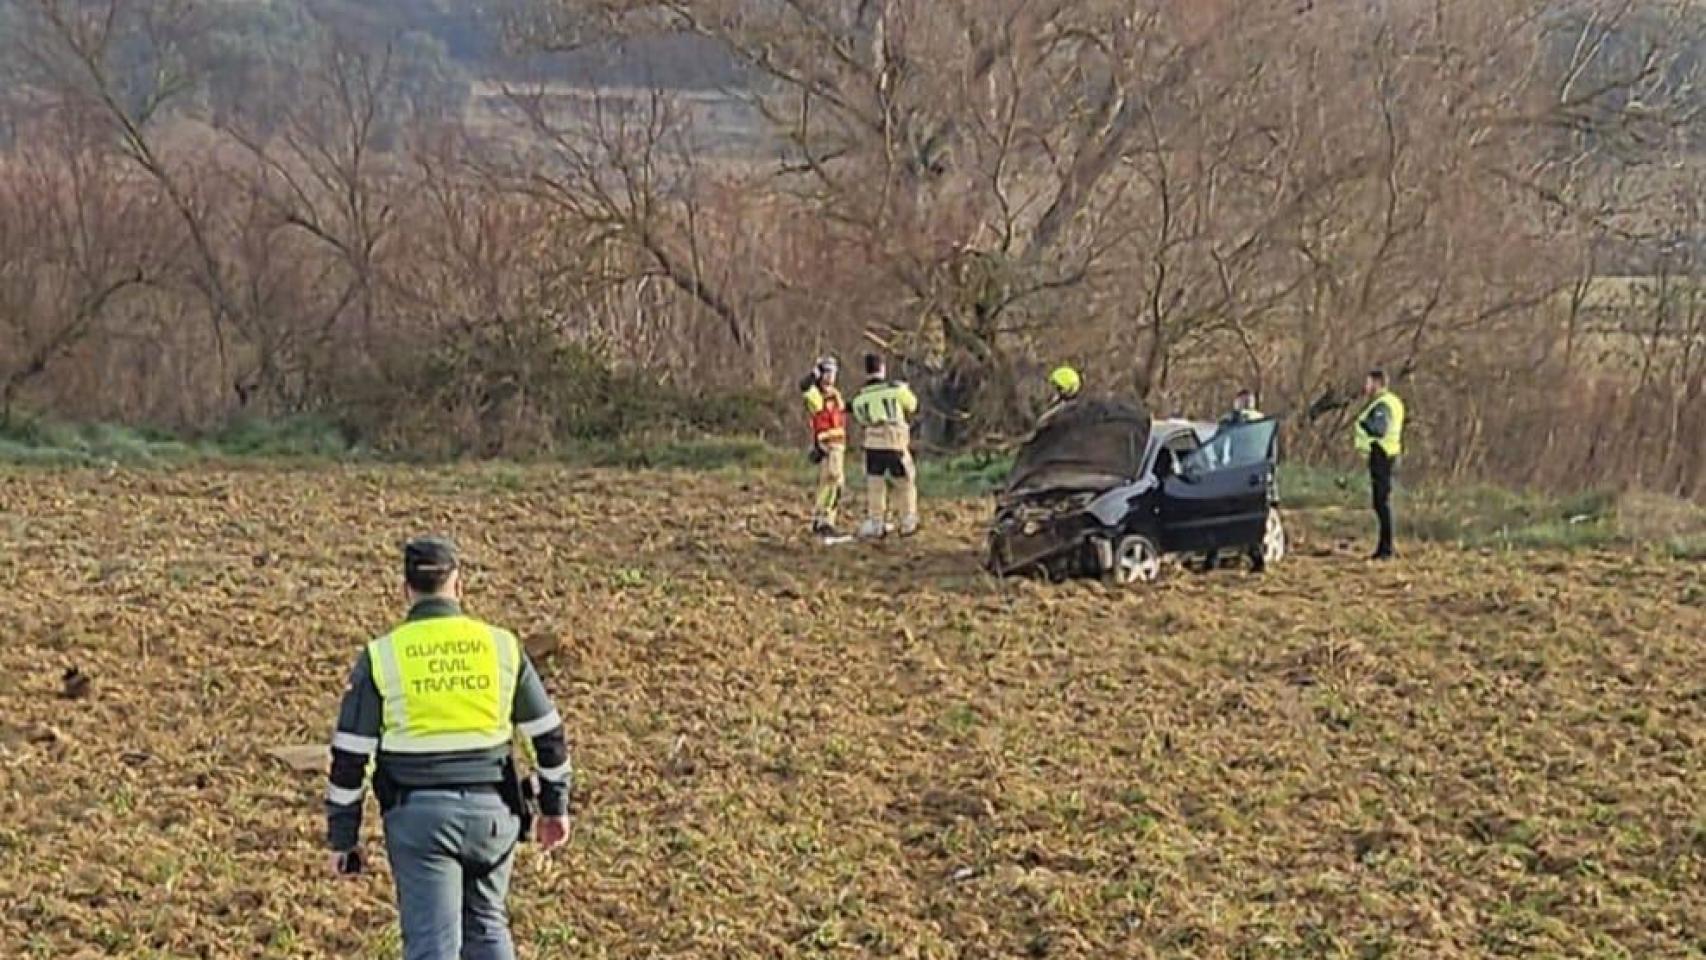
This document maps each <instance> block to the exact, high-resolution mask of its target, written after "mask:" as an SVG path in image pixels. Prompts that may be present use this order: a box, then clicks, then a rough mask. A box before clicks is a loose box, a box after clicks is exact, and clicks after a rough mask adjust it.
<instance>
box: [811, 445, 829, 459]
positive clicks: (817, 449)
mask: <svg viewBox="0 0 1706 960" xmlns="http://www.w3.org/2000/svg"><path fill="white" fill-rule="evenodd" d="M828 456H829V451H827V450H825V449H824V448H823V444H821V443H814V444H812V452H811V453H808V454H806V457H807V459H809V460H811V462H812V463H822V462H823V461H824V458H826V457H828Z"/></svg>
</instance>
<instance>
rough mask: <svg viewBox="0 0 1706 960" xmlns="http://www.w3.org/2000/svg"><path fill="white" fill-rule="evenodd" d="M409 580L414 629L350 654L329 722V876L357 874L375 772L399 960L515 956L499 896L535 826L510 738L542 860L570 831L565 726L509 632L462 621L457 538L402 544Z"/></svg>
mask: <svg viewBox="0 0 1706 960" xmlns="http://www.w3.org/2000/svg"><path fill="white" fill-rule="evenodd" d="M403 581H404V588H405V595H406V596H407V599H408V602H409V612H408V617H407V618H406V619H405V620H404V621H403V622H402V623H401V624H399V625H398V626H396V627H395V628H394V629H392V631H391V632H390V633H387V634H386V635H384V636H382V637H380V638H379V639H377V640H374V641H373V642H371V643H369V644H368V645H367V646H366V648H364V649H363V650H362V651H361V654H360V655H359V656H358V657H356V661H355V668H354V669H353V670H352V671H351V672H350V678H349V687H348V688H347V689H346V690H345V691H344V695H343V703H342V706H341V707H340V708H339V711H338V722H337V729H336V732H335V733H334V734H333V735H332V751H331V752H332V763H331V772H330V781H331V782H330V784H329V785H328V787H327V790H326V820H327V843H328V846H329V847H330V849H331V851H332V853H331V867H332V870H333V872H334V873H337V874H340V875H352V874H357V873H360V872H361V869H362V861H361V854H360V846H359V843H358V841H359V837H360V834H361V819H362V799H363V796H364V794H365V792H366V791H365V785H364V780H366V778H367V771H368V768H369V765H370V764H371V765H372V782H373V790H374V794H375V795H376V796H377V798H378V800H379V809H380V811H381V813H382V815H383V818H384V827H385V850H386V854H387V855H388V857H389V859H390V863H391V874H392V877H393V879H394V881H395V883H396V888H397V909H398V914H399V919H400V920H401V926H402V933H403V957H404V958H405V960H457V958H462V960H514V957H515V947H514V944H513V943H512V941H511V939H510V932H509V914H508V910H507V907H506V906H505V899H506V898H507V896H508V892H509V880H510V872H511V870H512V868H513V867H514V863H515V845H516V843H517V842H518V840H520V839H521V837H522V836H523V831H524V829H525V826H526V823H527V822H528V821H529V820H533V819H534V818H533V817H532V807H531V803H530V800H529V797H528V794H529V792H530V791H529V790H528V789H527V785H526V784H524V783H523V781H522V780H521V779H520V777H519V776H518V775H517V771H516V766H515V761H514V759H513V757H512V756H511V752H510V745H511V740H512V738H513V737H514V736H515V735H516V734H517V733H519V734H521V735H522V736H524V737H527V738H529V739H530V741H531V745H532V750H533V754H534V761H535V763H536V765H537V771H536V773H537V779H538V782H537V793H538V796H537V803H538V807H539V811H540V814H541V815H540V816H539V817H538V818H537V819H536V820H535V821H534V825H535V829H536V833H535V839H536V840H537V841H538V843H539V847H540V849H541V850H543V851H546V852H549V851H551V850H552V849H554V848H556V847H557V846H559V845H560V844H562V843H563V842H564V840H565V839H566V838H567V836H568V831H569V818H568V798H569V790H570V776H569V748H568V743H567V740H566V739H565V737H564V733H563V721H562V719H561V718H560V717H559V716H558V714H557V710H556V708H555V707H554V706H552V704H551V700H550V698H549V697H547V696H546V694H545V688H544V686H543V685H542V684H541V683H540V680H539V674H538V672H537V671H535V670H534V668H533V664H532V663H531V662H529V660H528V657H527V654H526V653H525V652H524V651H523V650H522V648H521V645H520V644H519V643H518V642H517V641H516V638H515V635H514V634H511V633H509V632H508V631H506V630H501V629H499V628H497V627H493V626H490V625H488V624H485V623H481V622H480V621H478V620H475V619H473V618H472V617H469V616H467V615H466V614H464V613H463V612H462V608H461V605H460V604H461V599H462V581H461V573H460V570H459V563H458V560H457V555H456V549H455V547H454V546H453V545H452V544H451V543H450V541H448V540H445V539H442V538H438V537H426V538H421V539H417V540H412V541H410V542H409V543H408V545H407V546H405V547H404V549H403Z"/></svg>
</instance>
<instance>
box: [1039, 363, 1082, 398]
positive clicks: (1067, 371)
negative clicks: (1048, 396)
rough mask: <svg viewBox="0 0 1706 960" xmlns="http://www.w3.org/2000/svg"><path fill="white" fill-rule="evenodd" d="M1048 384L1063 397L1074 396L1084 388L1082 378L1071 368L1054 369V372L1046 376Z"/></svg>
mask: <svg viewBox="0 0 1706 960" xmlns="http://www.w3.org/2000/svg"><path fill="white" fill-rule="evenodd" d="M1048 382H1049V384H1050V385H1051V386H1053V387H1054V389H1055V392H1056V393H1058V394H1060V395H1061V396H1063V397H1071V396H1076V395H1077V394H1078V391H1079V390H1080V389H1082V388H1083V386H1084V378H1082V377H1080V376H1079V375H1078V371H1077V370H1074V369H1072V368H1071V367H1055V368H1054V372H1053V373H1051V374H1049V375H1048Z"/></svg>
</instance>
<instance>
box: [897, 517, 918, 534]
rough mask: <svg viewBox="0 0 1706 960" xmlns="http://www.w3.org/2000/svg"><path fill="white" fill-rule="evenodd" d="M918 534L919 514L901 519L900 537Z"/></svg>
mask: <svg viewBox="0 0 1706 960" xmlns="http://www.w3.org/2000/svg"><path fill="white" fill-rule="evenodd" d="M917 532H918V514H916V513H914V514H909V515H908V516H904V517H901V518H900V535H901V536H903V537H910V536H912V535H913V534H915V533H917Z"/></svg>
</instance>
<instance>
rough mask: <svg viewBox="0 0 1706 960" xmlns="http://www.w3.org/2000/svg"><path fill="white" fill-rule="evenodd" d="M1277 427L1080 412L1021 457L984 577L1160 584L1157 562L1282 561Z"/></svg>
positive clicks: (1103, 409) (1001, 497)
mask: <svg viewBox="0 0 1706 960" xmlns="http://www.w3.org/2000/svg"><path fill="white" fill-rule="evenodd" d="M1277 434H1278V430H1277V424H1276V423H1275V421H1273V420H1271V419H1262V420H1252V421H1243V422H1229V423H1221V424H1215V423H1204V422H1197V421H1189V420H1155V419H1151V418H1150V417H1149V415H1148V414H1147V413H1145V412H1143V411H1142V410H1141V409H1138V408H1135V407H1131V406H1127V405H1124V404H1119V403H1109V402H1101V403H1096V402H1086V403H1083V404H1081V405H1079V406H1076V407H1074V408H1071V409H1068V410H1065V411H1062V413H1061V414H1060V415H1058V416H1056V417H1054V418H1052V419H1050V420H1049V421H1048V422H1047V423H1046V424H1045V425H1044V426H1042V427H1040V428H1039V429H1038V430H1037V432H1036V434H1035V435H1034V436H1032V437H1031V439H1030V440H1029V441H1028V442H1027V443H1026V444H1025V446H1024V447H1023V448H1021V449H1020V451H1019V455H1018V458H1017V459H1016V460H1015V462H1014V465H1013V470H1012V473H1011V474H1009V476H1008V479H1007V483H1006V485H1005V487H1004V489H1003V490H1002V491H1001V493H1000V494H998V495H997V497H996V511H995V520H994V522H993V524H992V525H991V527H990V530H989V545H988V546H989V549H988V558H987V560H986V565H987V566H988V568H989V569H990V570H991V571H992V572H994V573H995V574H997V575H1000V576H1007V575H1012V574H1026V573H1031V574H1041V575H1043V576H1046V577H1048V578H1050V579H1055V580H1059V579H1065V578H1068V577H1074V576H1100V577H1105V578H1107V579H1108V580H1110V581H1113V582H1115V583H1121V584H1130V583H1145V582H1149V581H1153V580H1155V579H1156V578H1157V577H1159V576H1160V575H1161V569H1162V565H1163V559H1164V558H1167V557H1180V556H1183V557H1199V558H1213V557H1220V556H1226V555H1229V554H1241V555H1243V556H1246V557H1248V558H1249V559H1250V562H1251V565H1252V566H1253V567H1254V568H1255V569H1257V570H1261V569H1265V568H1266V567H1267V565H1268V564H1270V563H1275V562H1278V561H1279V560H1280V559H1282V558H1283V557H1284V556H1285V549H1286V536H1285V525H1284V523H1283V521H1282V520H1281V518H1280V513H1279V509H1278V504H1279V497H1278V490H1277V486H1276V467H1277V459H1276V453H1277V442H1276V440H1277Z"/></svg>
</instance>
